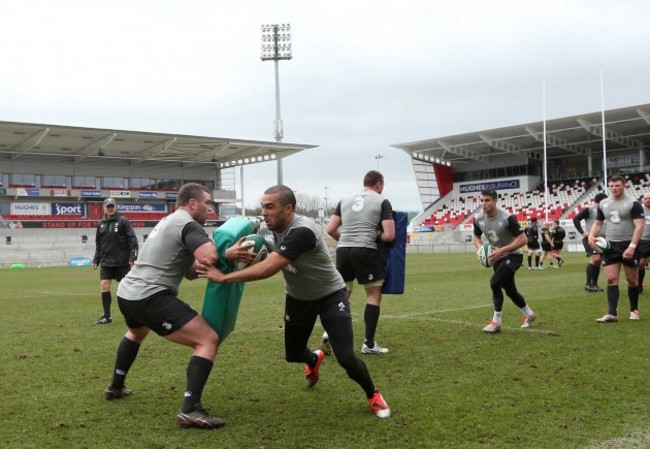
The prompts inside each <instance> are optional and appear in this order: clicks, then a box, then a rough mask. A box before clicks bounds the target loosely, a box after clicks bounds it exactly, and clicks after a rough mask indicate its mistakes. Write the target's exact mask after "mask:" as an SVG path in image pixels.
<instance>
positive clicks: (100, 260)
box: [93, 198, 138, 324]
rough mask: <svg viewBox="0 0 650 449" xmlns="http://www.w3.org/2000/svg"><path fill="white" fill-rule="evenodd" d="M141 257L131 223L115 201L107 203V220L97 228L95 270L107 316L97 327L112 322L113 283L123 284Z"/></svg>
mask: <svg viewBox="0 0 650 449" xmlns="http://www.w3.org/2000/svg"><path fill="white" fill-rule="evenodd" d="M137 256H138V238H137V237H136V235H135V232H134V231H133V227H132V226H131V222H130V221H129V219H128V218H126V217H123V216H122V214H120V213H119V212H118V211H117V203H116V202H115V199H113V198H106V199H105V200H104V216H103V217H102V220H101V221H100V222H99V224H98V225H97V234H96V236H95V257H94V258H93V269H97V267H98V266H99V265H101V269H100V270H99V280H100V286H101V292H102V307H103V308H104V315H102V316H101V318H99V319H98V320H97V321H95V324H108V323H110V322H112V321H113V320H112V318H111V280H112V279H115V280H116V281H118V282H119V281H121V280H122V278H123V277H124V276H126V274H127V273H128V272H129V270H130V269H131V267H132V266H133V263H134V262H135V259H136V257H137Z"/></svg>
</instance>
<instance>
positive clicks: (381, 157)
mask: <svg viewBox="0 0 650 449" xmlns="http://www.w3.org/2000/svg"><path fill="white" fill-rule="evenodd" d="M385 157H386V156H384V155H383V154H377V155H375V160H376V161H377V170H379V160H380V159H383V158H385Z"/></svg>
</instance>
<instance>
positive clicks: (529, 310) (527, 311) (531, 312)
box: [521, 306, 534, 316]
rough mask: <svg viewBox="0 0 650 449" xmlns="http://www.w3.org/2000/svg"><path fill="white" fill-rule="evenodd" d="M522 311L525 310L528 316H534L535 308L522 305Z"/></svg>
mask: <svg viewBox="0 0 650 449" xmlns="http://www.w3.org/2000/svg"><path fill="white" fill-rule="evenodd" d="M521 311H522V312H524V315H526V316H532V315H533V313H534V312H533V309H531V308H530V307H528V306H526V307H522V308H521Z"/></svg>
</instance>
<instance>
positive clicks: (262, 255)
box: [235, 234, 269, 270]
mask: <svg viewBox="0 0 650 449" xmlns="http://www.w3.org/2000/svg"><path fill="white" fill-rule="evenodd" d="M241 247H242V248H246V249H247V250H248V252H249V253H255V254H256V256H255V259H253V261H252V262H251V263H250V264H249V263H246V262H242V261H238V262H236V263H235V266H236V267H237V269H238V270H243V269H244V268H246V267H248V266H249V265H255V264H256V263H257V262H260V261H262V260H264V259H266V256H268V255H269V250H268V248H267V247H266V242H265V241H264V237H262V236H261V235H257V234H250V235H248V236H246V238H245V239H244V241H243V242H242V243H241Z"/></svg>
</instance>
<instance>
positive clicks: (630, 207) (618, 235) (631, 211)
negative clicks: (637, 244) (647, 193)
mask: <svg viewBox="0 0 650 449" xmlns="http://www.w3.org/2000/svg"><path fill="white" fill-rule="evenodd" d="M637 218H644V217H643V206H641V203H639V202H638V201H635V200H634V199H632V198H630V197H629V196H627V195H626V196H624V197H623V198H622V199H620V200H615V199H614V198H605V199H604V200H602V201H601V202H600V204H599V205H598V218H597V219H598V220H599V221H602V222H604V223H607V232H606V233H605V237H606V238H607V240H609V241H610V242H629V241H630V240H631V239H632V234H633V233H634V220H635V219H637Z"/></svg>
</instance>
